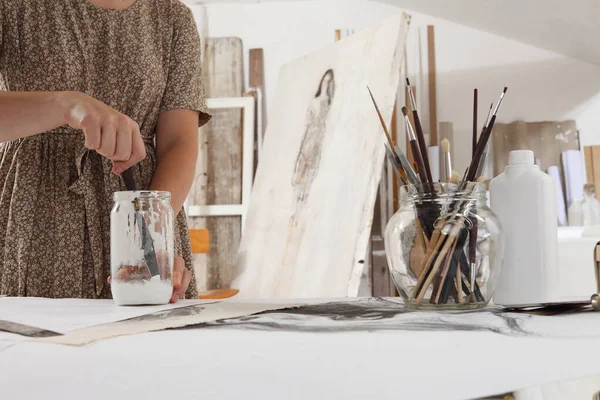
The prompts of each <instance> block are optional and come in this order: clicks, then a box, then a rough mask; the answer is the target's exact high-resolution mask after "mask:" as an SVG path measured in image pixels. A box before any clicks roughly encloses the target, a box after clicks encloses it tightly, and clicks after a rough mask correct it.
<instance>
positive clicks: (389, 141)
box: [367, 86, 395, 149]
mask: <svg viewBox="0 0 600 400" xmlns="http://www.w3.org/2000/svg"><path fill="white" fill-rule="evenodd" d="M367 90H368V91H369V95H370V96H371V100H372V101H373V105H374V106H375V111H377V115H378V116H379V122H381V127H382V128H383V132H384V133H385V137H386V138H387V141H388V143H389V145H390V147H391V148H392V149H393V148H394V144H395V143H394V141H393V140H392V136H391V135H390V132H389V131H388V129H387V126H386V124H385V121H384V120H383V115H381V111H379V106H377V102H376V101H375V97H374V96H373V93H372V92H371V88H369V87H368V86H367Z"/></svg>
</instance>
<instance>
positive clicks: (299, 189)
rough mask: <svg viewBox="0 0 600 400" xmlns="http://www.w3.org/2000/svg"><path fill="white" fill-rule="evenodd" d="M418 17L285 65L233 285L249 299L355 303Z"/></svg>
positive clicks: (389, 23) (364, 33)
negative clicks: (387, 127) (387, 128)
mask: <svg viewBox="0 0 600 400" xmlns="http://www.w3.org/2000/svg"><path fill="white" fill-rule="evenodd" d="M409 23H410V17H409V16H408V15H407V14H404V13H402V14H401V15H398V16H394V17H391V18H389V19H387V20H385V21H384V22H383V23H381V24H379V25H377V26H375V27H373V28H371V29H368V30H365V31H362V32H359V33H357V34H355V35H353V36H351V37H349V38H346V39H344V40H342V41H339V42H336V43H333V44H331V45H329V46H327V47H325V48H323V49H322V50H320V51H317V52H315V53H313V54H310V55H307V56H305V57H303V58H300V59H298V60H295V61H293V62H291V63H289V64H287V65H285V66H284V67H283V68H282V69H281V71H280V75H279V80H278V85H277V89H276V92H275V96H274V99H273V105H272V108H271V110H270V117H269V124H268V126H267V132H266V135H265V142H264V144H263V146H264V147H263V152H262V157H261V160H260V163H259V165H258V170H257V174H256V178H255V184H254V188H253V194H252V197H251V201H250V209H249V211H248V218H247V221H246V227H245V230H244V232H243V235H242V242H241V245H240V251H239V254H238V260H237V264H236V268H235V271H234V277H235V278H234V281H233V283H232V287H235V288H238V289H240V293H239V295H238V296H240V297H251V298H286V297H294V298H306V297H345V296H356V295H357V293H358V287H359V283H360V276H361V273H362V270H363V265H364V257H365V256H366V252H367V246H368V240H369V235H370V231H371V225H372V219H373V207H374V204H375V198H376V194H377V188H378V185H379V180H380V177H381V170H382V168H381V167H382V165H383V161H384V156H385V150H384V147H383V140H384V134H383V131H382V129H381V125H380V122H379V120H378V117H377V114H376V112H375V110H374V108H373V104H372V102H371V99H370V97H369V94H368V91H367V85H368V86H369V87H370V88H371V90H372V91H373V93H374V95H375V97H376V99H377V102H378V104H379V107H380V109H381V111H382V113H383V116H384V118H385V119H386V120H387V121H389V122H391V117H392V111H393V107H394V103H395V98H396V93H397V88H398V84H399V79H400V68H401V65H402V56H403V54H404V46H405V39H406V36H407V31H408V26H409Z"/></svg>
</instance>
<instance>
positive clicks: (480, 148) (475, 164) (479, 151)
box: [466, 87, 508, 181]
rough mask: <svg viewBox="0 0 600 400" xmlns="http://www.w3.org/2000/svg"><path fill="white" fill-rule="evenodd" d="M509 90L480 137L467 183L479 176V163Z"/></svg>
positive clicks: (504, 91) (501, 97)
mask: <svg viewBox="0 0 600 400" xmlns="http://www.w3.org/2000/svg"><path fill="white" fill-rule="evenodd" d="M507 90H508V88H507V87H504V90H503V91H502V93H501V94H500V100H498V104H496V109H495V110H494V113H493V114H492V118H490V122H489V124H488V125H487V126H486V128H485V131H484V132H483V133H482V135H481V136H480V137H479V140H478V141H477V149H476V150H475V155H474V156H473V158H472V159H471V165H469V172H468V173H467V176H466V181H474V180H475V175H476V174H477V169H478V168H479V161H480V160H481V157H482V155H483V153H484V151H485V147H486V146H487V143H488V140H489V139H490V135H491V134H492V129H493V128H494V122H496V115H498V110H500V106H501V105H502V100H503V99H504V94H505V93H506V91H507Z"/></svg>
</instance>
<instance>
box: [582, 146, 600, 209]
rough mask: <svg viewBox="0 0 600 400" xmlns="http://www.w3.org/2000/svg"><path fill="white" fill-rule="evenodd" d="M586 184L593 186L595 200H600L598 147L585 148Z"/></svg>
mask: <svg viewBox="0 0 600 400" xmlns="http://www.w3.org/2000/svg"><path fill="white" fill-rule="evenodd" d="M584 149H585V152H584V154H585V167H586V174H587V183H591V184H594V186H595V188H596V198H597V199H600V146H585V148H584Z"/></svg>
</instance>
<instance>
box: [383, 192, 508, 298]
mask: <svg viewBox="0 0 600 400" xmlns="http://www.w3.org/2000/svg"><path fill="white" fill-rule="evenodd" d="M384 239H385V250H386V256H387V260H388V266H389V269H390V272H391V275H392V278H393V281H394V284H395V286H396V289H397V290H398V292H399V294H400V296H401V297H402V298H403V299H404V301H405V303H406V304H407V305H408V306H409V307H412V308H426V309H457V308H459V309H462V308H480V307H484V306H485V305H487V304H488V302H489V301H490V299H491V297H492V295H493V293H494V288H495V285H496V281H497V278H498V275H499V272H500V268H501V264H502V258H503V249H504V238H503V235H502V229H501V227H500V224H499V222H498V219H497V218H496V216H495V215H494V213H493V212H492V211H491V210H490V208H489V207H488V205H487V198H486V185H485V184H484V183H476V182H468V183H466V184H465V183H461V184H453V183H436V184H427V185H406V186H403V187H401V188H400V207H399V210H398V211H397V212H396V213H395V214H394V216H393V217H392V218H391V219H390V221H389V222H388V224H387V226H386V230H385V238H384Z"/></svg>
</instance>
